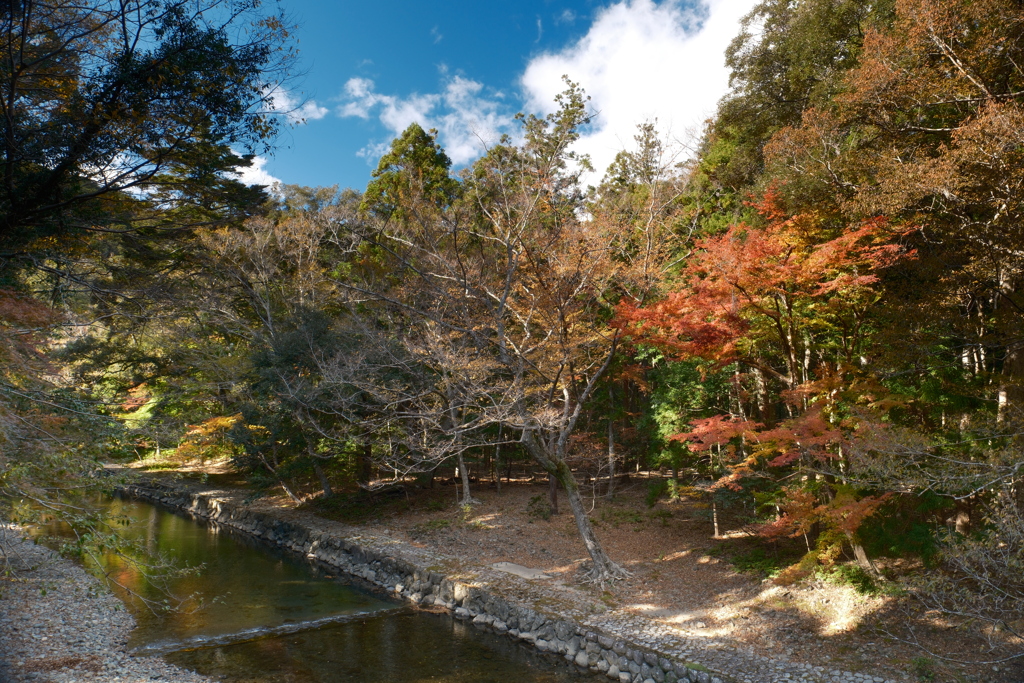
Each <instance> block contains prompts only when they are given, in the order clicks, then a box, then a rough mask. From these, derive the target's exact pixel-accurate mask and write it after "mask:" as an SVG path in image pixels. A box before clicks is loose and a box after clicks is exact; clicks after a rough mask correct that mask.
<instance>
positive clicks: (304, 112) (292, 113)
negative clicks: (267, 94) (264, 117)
mask: <svg viewBox="0 0 1024 683" xmlns="http://www.w3.org/2000/svg"><path fill="white" fill-rule="evenodd" d="M273 107H274V111H276V112H280V113H281V115H282V116H284V117H285V118H286V119H288V122H289V123H292V124H302V123H306V122H307V121H316V120H317V119H322V118H323V117H325V116H327V114H328V113H329V112H330V110H329V109H328V108H327V107H322V106H320V105H319V104H317V103H316V100H314V99H309V100H306V101H305V102H303V103H302V104H299V102H298V101H297V100H296V99H295V97H294V96H293V95H292V94H291V93H289V92H287V91H285V90H278V91H276V92H275V93H274V95H273Z"/></svg>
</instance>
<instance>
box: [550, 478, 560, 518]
mask: <svg viewBox="0 0 1024 683" xmlns="http://www.w3.org/2000/svg"><path fill="white" fill-rule="evenodd" d="M548 505H549V506H551V514H553V515H557V514H558V480H557V479H555V475H553V474H549V475H548Z"/></svg>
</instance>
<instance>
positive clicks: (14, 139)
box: [0, 0, 1024, 638]
mask: <svg viewBox="0 0 1024 683" xmlns="http://www.w3.org/2000/svg"><path fill="white" fill-rule="evenodd" d="M128 5H131V6H132V7H133V8H134V9H132V10H131V11H126V10H125V7H126V6H128ZM742 26H743V31H742V32H741V34H740V35H738V36H737V37H736V38H735V39H734V40H733V42H732V44H731V46H730V48H729V50H728V52H727V54H726V60H727V64H728V67H729V69H730V70H731V77H730V91H729V93H728V95H727V96H726V97H725V98H724V99H722V100H721V102H720V103H719V106H718V109H717V112H716V113H715V115H714V116H713V117H712V118H711V119H709V120H708V121H707V122H706V123H705V125H704V128H703V129H702V130H701V131H700V134H699V136H698V138H697V139H696V140H695V141H694V147H693V149H691V150H687V149H684V148H681V147H680V146H679V145H678V144H676V143H674V142H672V141H670V140H668V139H666V137H665V136H664V135H663V131H660V130H659V128H658V123H657V121H656V120H651V121H647V122H638V123H639V125H638V126H637V129H636V135H635V138H634V144H633V145H632V146H631V147H630V148H628V149H624V150H623V151H621V152H620V153H619V154H618V156H617V157H616V159H615V162H614V163H613V164H612V165H611V166H610V167H609V168H607V169H593V168H592V167H591V164H590V160H589V159H588V158H586V157H585V156H582V155H579V154H577V153H576V152H574V142H576V141H577V140H578V139H579V137H580V135H581V134H582V133H583V132H584V131H586V130H587V126H588V125H590V124H591V121H592V117H593V116H595V112H594V111H593V110H592V108H591V106H590V104H589V101H588V98H587V95H586V92H585V86H586V84H578V83H574V82H572V81H571V80H569V79H568V78H567V79H566V81H565V89H564V91H563V93H562V94H561V95H560V96H559V97H558V99H557V102H556V107H555V109H554V113H552V114H549V115H546V116H540V115H533V114H520V115H519V116H518V117H517V121H518V124H519V129H518V130H519V132H518V133H517V134H516V135H514V136H506V137H504V138H503V139H501V140H500V141H498V142H497V143H495V144H493V145H491V146H490V147H489V148H488V149H487V151H486V153H485V154H483V156H481V157H480V158H478V159H477V160H476V161H474V162H472V163H470V164H469V165H467V166H465V167H463V168H456V167H454V166H453V164H452V162H451V160H450V159H449V157H448V156H447V155H446V153H445V150H444V149H443V148H442V147H441V146H440V145H439V143H438V140H437V133H436V131H432V130H424V129H423V128H422V127H421V126H419V125H416V124H413V125H411V126H410V127H409V128H408V129H407V130H406V131H405V132H404V133H403V134H402V135H401V136H400V137H398V138H396V139H395V140H394V141H393V142H392V143H391V145H390V149H389V150H388V151H387V152H386V153H385V154H384V155H383V156H382V157H381V159H380V161H379V164H378V165H377V167H376V170H374V171H373V172H372V174H371V175H370V177H369V178H368V179H367V184H366V186H365V187H364V188H345V189H340V188H338V187H317V188H309V187H299V186H289V185H285V186H276V187H261V186H247V185H245V184H243V183H242V182H240V181H239V180H238V176H237V171H238V170H239V169H240V168H244V167H245V166H246V165H248V164H250V163H251V160H252V158H253V155H255V154H259V153H262V152H265V151H266V150H268V149H270V148H271V147H272V146H273V144H274V141H275V139H276V136H277V134H278V132H279V130H278V129H279V127H280V125H281V124H280V120H281V119H280V116H278V114H279V112H275V110H274V109H273V105H274V93H273V89H272V88H268V86H267V85H266V84H267V83H275V82H284V81H285V79H287V78H288V77H289V73H290V70H291V68H292V64H293V62H294V59H295V54H296V53H295V45H294V40H293V36H292V33H291V32H292V28H291V27H290V26H289V24H288V22H287V21H286V19H285V18H284V17H283V16H278V15H274V14H273V13H268V12H267V11H266V8H265V7H261V6H260V3H259V2H257V1H256V0H247V1H244V2H238V1H235V2H230V3H229V2H225V1H223V0H203V2H201V3H196V2H195V1H193V0H188V1H186V0H164V1H162V2H156V0H140V1H138V2H134V3H127V5H126V4H125V3H119V2H107V1H105V0H96V1H93V2H86V3H68V2H64V0H38V1H29V0H24V1H21V2H13V3H9V4H7V5H5V7H4V8H3V9H0V57H2V58H0V134H2V140H3V141H2V143H0V176H2V182H0V357H2V365H0V501H2V502H0V506H2V513H3V514H4V515H5V516H8V517H10V518H18V519H27V518H28V517H29V516H30V515H31V514H32V512H31V511H32V510H33V509H35V510H38V509H40V507H42V508H45V509H49V510H61V511H63V513H65V514H67V515H70V516H73V515H74V514H75V508H74V506H73V505H72V504H71V503H70V502H69V501H70V500H71V499H70V498H69V497H68V496H69V495H70V494H71V493H72V492H75V491H80V490H82V489H84V488H88V487H95V486H102V482H99V483H98V482H97V480H96V479H95V478H94V477H92V473H93V472H94V471H95V470H96V468H97V467H99V466H101V464H102V463H108V462H132V461H136V460H140V459H151V460H153V461H160V460H161V459H166V460H169V461H173V462H179V463H180V462H186V461H198V462H209V461H227V462H230V464H231V467H232V468H233V469H234V471H236V472H238V473H241V474H243V475H244V476H245V477H246V479H247V481H248V483H249V485H250V486H251V487H252V489H253V491H254V495H257V494H260V493H268V492H273V493H276V494H284V495H286V496H288V497H290V498H292V499H294V500H295V501H296V502H297V503H302V502H308V501H311V500H315V501H319V504H324V505H326V504H327V501H330V500H332V499H334V500H353V499H355V500H372V494H373V493H374V492H375V491H379V490H381V489H385V488H387V487H393V486H412V485H421V486H433V485H434V481H435V479H445V480H448V481H449V483H450V485H451V486H458V490H459V502H460V503H461V504H465V505H473V503H474V498H473V490H474V488H475V487H482V486H497V487H499V488H500V487H501V486H502V480H503V479H505V483H506V485H507V483H508V481H509V479H510V478H512V475H513V473H516V475H517V476H520V475H525V476H533V477H536V476H543V477H546V478H548V480H549V481H550V485H551V491H552V494H551V495H552V496H556V495H562V496H564V499H565V500H566V501H567V502H568V505H569V508H570V510H571V513H572V515H573V518H574V521H575V525H576V529H577V531H578V533H579V535H580V537H581V538H582V540H583V542H584V545H585V547H586V549H587V552H588V553H589V556H590V560H591V562H590V564H589V570H588V580H590V581H593V582H596V583H598V584H601V585H610V584H612V583H613V582H615V581H616V580H623V579H624V580H628V572H627V571H626V570H625V569H624V568H623V567H622V565H621V563H620V562H618V561H617V558H616V557H614V556H611V555H610V554H609V553H607V552H606V551H605V550H604V548H603V546H602V544H601V533H600V530H599V529H598V530H595V528H594V525H593V524H592V519H591V514H590V513H591V510H592V508H593V505H592V502H591V500H590V497H593V496H598V495H599V496H602V497H608V498H610V497H612V496H614V494H615V488H616V486H617V485H618V482H620V481H622V480H623V477H626V476H628V475H629V474H630V473H636V472H639V471H645V472H655V473H660V476H659V477H657V478H656V481H655V482H654V483H653V484H652V485H651V492H650V496H651V497H652V498H655V499H656V498H658V497H666V498H678V497H683V496H685V497H691V498H694V499H698V500H701V501H704V502H706V503H707V504H708V505H709V506H712V507H713V509H714V510H716V512H718V511H721V512H722V514H728V515H730V516H732V518H734V519H741V520H743V523H744V525H745V526H744V528H746V529H748V530H750V531H751V533H753V534H754V535H756V536H757V537H758V538H760V539H761V540H762V541H763V543H764V544H766V546H767V545H768V544H772V543H776V542H778V541H780V540H791V541H794V542H798V543H799V544H800V545H801V547H803V548H804V550H803V551H802V552H801V557H799V558H797V559H796V560H795V561H794V563H792V564H790V565H789V566H787V567H786V568H784V569H783V570H782V572H781V573H780V574H779V576H778V577H776V580H777V581H788V582H797V581H800V580H801V579H802V578H804V577H807V576H811V575H813V574H814V573H815V572H816V571H818V570H820V569H821V568H829V567H833V566H836V565H837V564H841V563H851V564H852V565H853V566H856V567H858V568H859V570H860V571H861V572H863V573H864V574H865V575H867V576H870V577H872V578H874V579H876V580H878V581H887V582H892V583H895V584H898V585H899V586H900V588H901V590H905V591H907V592H908V593H909V594H910V595H912V596H913V597H914V598H916V599H918V600H920V601H922V602H923V603H924V604H925V605H927V606H929V607H930V608H933V609H937V610H941V611H944V612H945V613H947V614H949V615H952V616H954V617H957V618H961V619H964V620H969V621H971V622H973V623H976V624H981V625H983V626H985V627H987V628H998V629H999V630H1000V631H1002V632H1008V633H1011V634H1014V635H1015V636H1017V637H1018V638H1021V637H1024V632H1022V631H1021V628H1024V626H1022V622H1021V621H1020V617H1021V614H1022V612H1024V227H1022V220H1024V69H1022V66H1021V65H1022V64H1024V8H1022V6H1021V5H1020V3H1019V2H1017V1H1016V0H877V1H872V2H864V1H863V0H801V1H800V2H791V1H790V0H763V2H761V3H760V4H758V5H757V6H756V7H755V9H754V10H753V12H752V13H750V14H749V15H748V16H747V17H746V18H745V19H744V22H743V25H742ZM243 27H244V28H245V30H242V28H243ZM672 68H676V67H675V66H673V67H671V68H669V69H668V70H667V71H668V73H671V70H672ZM678 68H684V67H683V66H679V67H678ZM665 87H672V81H671V77H670V76H668V77H667V78H666V83H665ZM591 178H599V179H600V180H599V181H594V182H597V184H596V185H593V184H591V183H590V182H589V181H588V179H591ZM556 491H557V494H556V493H555V492H556ZM588 491H589V492H590V493H588ZM360 496H363V498H360ZM588 496H590V497H588ZM29 502H31V503H32V505H31V506H29V505H28V503H29ZM894 559H901V560H905V561H906V562H904V563H902V564H900V565H899V566H901V567H912V568H913V569H912V570H909V571H904V572H901V573H897V574H893V573H892V572H891V571H890V570H889V569H888V568H889V567H891V566H893V562H892V560H894Z"/></svg>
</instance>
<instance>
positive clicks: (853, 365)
mask: <svg viewBox="0 0 1024 683" xmlns="http://www.w3.org/2000/svg"><path fill="white" fill-rule="evenodd" d="M755 207H756V208H757V210H758V213H759V214H760V216H761V218H762V220H763V223H762V224H761V225H756V226H755V225H749V224H745V223H741V224H737V225H733V226H731V227H730V228H729V229H728V230H726V231H725V232H724V233H723V234H720V235H715V236H710V237H706V238H704V239H702V240H699V241H698V242H697V243H696V250H695V252H694V254H693V255H692V256H691V258H690V259H689V261H688V262H687V264H686V266H685V268H684V269H683V271H682V273H681V275H680V277H679V281H678V284H677V286H676V287H675V288H674V289H673V290H672V291H671V293H669V294H668V296H666V297H665V298H664V299H663V300H662V301H659V302H657V303H655V304H653V305H649V306H645V307H640V306H637V305H635V304H634V303H631V302H629V301H626V302H623V303H622V304H621V305H620V306H619V309H618V323H617V324H618V325H619V326H620V327H621V328H622V329H623V330H624V331H628V332H629V333H630V334H632V335H633V336H634V338H636V339H639V340H642V341H644V342H645V343H648V344H653V345H656V346H658V347H659V348H661V349H663V350H665V351H667V352H669V353H671V354H673V355H674V356H675V357H677V358H681V359H704V360H710V361H713V362H714V363H715V364H716V365H717V366H719V367H721V368H725V367H726V366H730V367H731V368H733V370H734V377H735V396H734V400H733V408H732V410H731V411H730V413H729V414H722V415H716V416H713V417H710V418H706V419H701V420H696V421H694V422H692V423H691V426H692V429H691V430H690V431H688V432H684V433H681V434H677V435H675V436H674V437H673V438H674V439H676V440H681V441H684V442H686V443H688V444H689V446H690V449H691V450H692V451H694V452H696V453H710V452H712V451H713V452H714V453H715V454H717V455H718V456H720V458H721V460H722V463H723V465H724V466H725V469H724V476H723V477H722V479H721V480H720V481H719V483H718V486H728V487H730V488H733V489H736V490H740V489H742V488H743V487H744V486H754V487H760V488H762V489H763V488H764V487H765V484H766V482H775V481H778V480H780V479H782V478H787V479H790V480H793V479H794V478H795V479H796V480H797V481H803V482H804V483H805V484H806V486H804V487H801V486H788V487H783V488H781V489H779V488H777V486H776V485H775V484H768V488H769V489H775V492H776V496H775V498H774V501H775V503H776V510H777V512H778V517H777V519H776V520H775V521H774V522H771V523H769V524H767V525H765V526H764V527H763V532H764V533H765V534H766V535H769V536H772V535H776V536H777V535H779V534H786V535H799V534H803V533H804V532H805V531H806V530H807V529H808V528H809V525H811V524H815V523H817V524H819V525H824V526H825V527H827V528H828V529H830V530H833V531H839V532H841V537H842V538H843V539H845V540H846V541H849V542H851V543H852V545H853V546H854V548H855V552H856V553H857V555H858V559H862V560H863V562H864V564H866V565H867V564H868V563H867V560H866V557H865V556H863V551H862V549H860V546H859V544H858V543H857V542H856V535H855V534H856V528H857V526H859V523H860V521H862V520H863V519H864V518H865V517H866V516H867V515H868V513H869V512H871V511H873V510H874V509H875V508H876V507H877V505H878V504H879V501H880V499H879V498H876V497H872V496H860V495H854V494H853V493H852V492H851V491H850V490H849V489H845V488H843V483H842V468H843V463H842V460H843V451H842V445H843V442H844V438H845V436H844V435H845V433H847V432H848V431H850V430H852V429H856V428H857V427H858V424H859V423H858V421H857V420H854V419H851V416H850V415H849V414H848V412H847V411H845V410H844V409H843V402H844V401H845V400H846V397H845V395H844V393H845V388H847V387H848V386H849V378H850V377H852V376H856V375H858V374H859V373H860V372H861V370H860V368H861V366H862V365H863V354H864V353H865V352H866V348H867V345H868V342H869V338H870V333H871V325H870V322H869V319H868V316H867V309H868V308H869V307H870V306H871V305H872V304H873V303H875V301H876V300H877V298H878V291H877V284H878V280H879V276H878V272H879V271H881V270H882V269H884V268H886V267H888V266H891V265H893V264H894V263H896V262H898V261H900V260H902V259H906V258H908V257H910V256H911V255H912V254H911V252H909V251H907V250H905V249H903V248H902V247H901V246H900V244H899V243H898V240H896V239H894V238H896V237H898V236H899V235H901V234H904V233H906V232H907V230H906V229H895V228H893V227H892V226H890V224H889V222H888V221H887V220H885V219H884V218H883V217H875V218H871V219H868V220H864V221H859V222H857V223H855V224H853V225H836V223H835V221H832V220H829V218H828V217H827V216H823V215H818V214H814V213H807V214H801V215H795V216H793V215H787V214H786V213H785V212H784V210H783V209H782V208H781V206H780V200H779V195H778V193H777V192H775V191H774V190H769V191H767V192H766V193H765V194H764V196H763V197H762V199H761V200H760V201H759V202H757V203H756V204H755ZM854 386H858V387H861V388H863V383H861V384H860V385H854ZM758 481H760V483H757V482H758ZM809 490H813V491H814V492H815V493H814V494H810V493H808V491H809ZM808 495H812V497H813V498H815V500H817V503H816V504H814V505H811V504H810V503H808V502H806V501H804V499H805V498H806V497H807V496H808ZM801 501H804V503H801ZM821 539H822V540H824V541H826V542H827V543H828V545H829V546H830V547H835V546H836V537H835V534H832V533H823V534H822V535H821Z"/></svg>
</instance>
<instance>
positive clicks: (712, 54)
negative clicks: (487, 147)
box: [521, 0, 756, 174]
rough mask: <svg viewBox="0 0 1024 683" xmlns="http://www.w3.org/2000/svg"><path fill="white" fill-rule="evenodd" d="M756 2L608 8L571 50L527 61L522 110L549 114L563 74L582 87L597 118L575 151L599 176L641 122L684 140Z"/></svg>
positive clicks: (712, 100) (644, 0) (722, 77)
mask: <svg viewBox="0 0 1024 683" xmlns="http://www.w3.org/2000/svg"><path fill="white" fill-rule="evenodd" d="M755 1H756V0H709V1H708V2H706V3H704V4H701V5H694V4H693V3H685V2H683V1H681V0H665V1H664V2H661V3H660V4H659V3H656V2H653V1H652V0H622V1H621V2H617V3H615V4H613V5H610V6H609V7H607V8H605V9H604V10H602V11H601V12H600V13H598V15H597V16H596V18H595V19H594V22H593V24H592V25H591V27H590V30H589V31H588V32H587V34H586V35H585V36H583V37H582V38H581V39H580V40H579V41H578V42H576V43H575V44H573V45H569V46H568V47H566V48H564V49H563V50H561V51H559V52H553V53H546V54H542V55H539V56H537V57H535V58H534V59H532V60H531V61H530V63H529V64H528V65H527V68H526V71H525V72H524V74H523V76H522V79H521V85H522V88H523V94H524V97H525V99H526V102H527V107H528V109H529V110H531V111H540V112H549V111H551V110H552V108H553V106H554V105H553V101H554V97H555V95H556V94H557V93H559V92H561V91H562V90H564V89H565V85H564V83H563V82H562V75H563V74H566V75H568V76H569V77H570V78H571V79H572V80H574V81H576V82H578V83H579V84H580V85H581V86H583V88H584V89H585V90H586V91H587V94H589V95H590V96H591V98H592V102H591V104H592V106H593V108H594V109H595V110H596V111H597V113H598V116H597V118H596V120H595V122H594V126H593V129H592V130H591V131H589V132H588V133H587V134H586V135H585V136H584V137H582V138H581V139H580V141H579V142H578V143H577V150H578V151H580V152H583V153H586V154H589V155H590V156H591V158H592V159H593V162H594V167H595V168H596V169H597V170H598V173H599V174H600V173H601V172H603V170H604V169H605V168H607V166H608V164H609V163H611V161H612V160H613V159H614V157H615V154H616V153H617V152H618V151H619V150H621V149H623V148H624V147H630V146H631V145H632V137H633V134H634V133H635V131H636V125H637V124H638V123H641V122H643V121H645V120H648V119H653V118H657V119H658V128H659V129H660V130H662V131H668V133H669V134H670V136H672V137H675V138H684V137H685V136H686V135H687V133H688V131H693V130H697V131H699V129H700V126H701V124H702V122H703V121H704V120H705V119H706V118H708V117H710V116H712V115H713V114H714V111H715V106H716V104H717V102H718V100H719V99H720V98H721V97H722V96H723V95H724V94H725V93H726V90H727V87H728V80H729V72H728V70H727V69H726V67H725V56H724V53H725V49H726V47H727V46H728V45H729V42H730V41H731V40H732V39H733V38H734V37H735V36H736V35H737V34H738V33H739V19H740V18H741V17H742V16H743V15H744V14H746V13H747V12H749V11H750V9H751V8H752V7H753V5H754V3H755Z"/></svg>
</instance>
